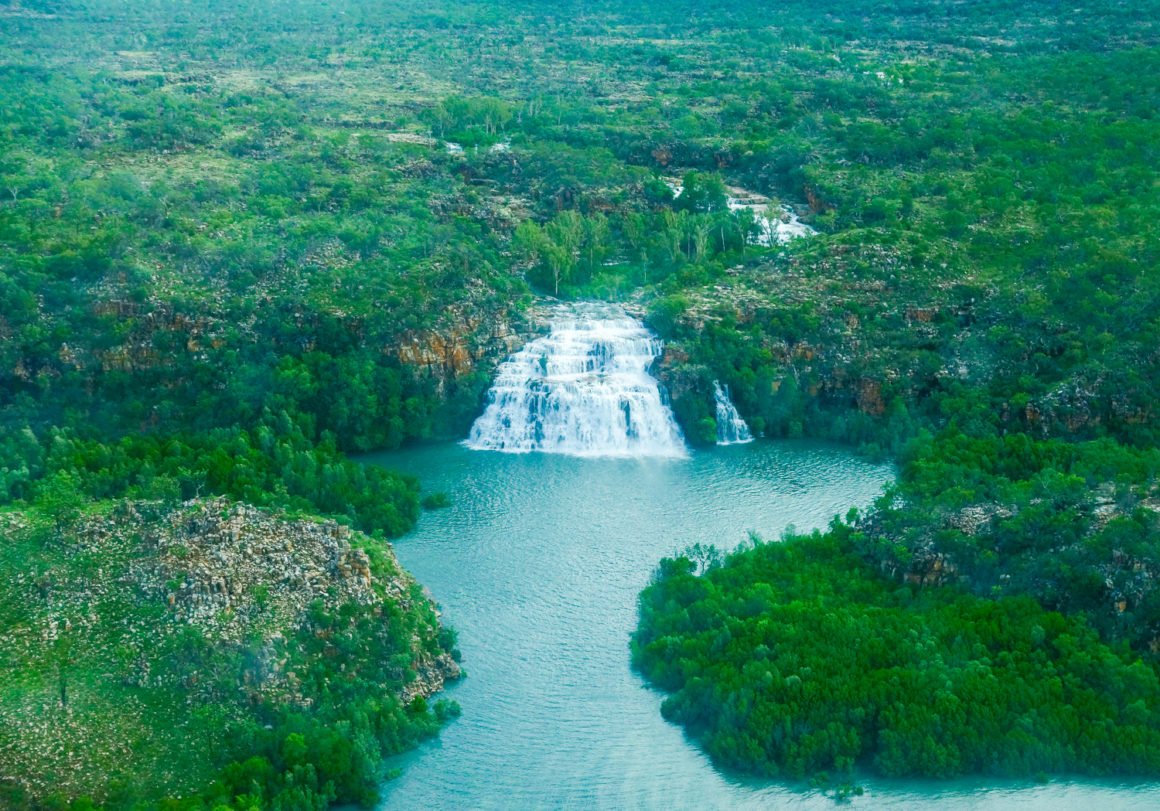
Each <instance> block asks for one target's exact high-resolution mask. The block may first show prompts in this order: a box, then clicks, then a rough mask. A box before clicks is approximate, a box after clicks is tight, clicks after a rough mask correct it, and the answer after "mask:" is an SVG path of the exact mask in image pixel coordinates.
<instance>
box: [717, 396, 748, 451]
mask: <svg viewBox="0 0 1160 811" xmlns="http://www.w3.org/2000/svg"><path fill="white" fill-rule="evenodd" d="M713 399H714V400H716V402H717V444H718V445H741V444H744V443H746V442H752V441H753V433H752V432H751V431H750V430H749V426H748V425H746V424H745V420H743V419H741V415H740V414H738V413H737V407H736V406H734V405H733V401H732V400H730V399H729V387H728V386H722V385H721V383H720V382H718V381H716V380H714V381H713Z"/></svg>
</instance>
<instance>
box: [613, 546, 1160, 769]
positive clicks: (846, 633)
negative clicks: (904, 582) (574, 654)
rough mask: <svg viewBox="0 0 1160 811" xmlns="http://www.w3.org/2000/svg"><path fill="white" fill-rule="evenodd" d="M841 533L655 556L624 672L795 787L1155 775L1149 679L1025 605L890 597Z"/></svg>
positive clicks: (1014, 600)
mask: <svg viewBox="0 0 1160 811" xmlns="http://www.w3.org/2000/svg"><path fill="white" fill-rule="evenodd" d="M854 534H855V532H854V530H852V529H850V528H849V527H846V526H842V525H835V526H834V527H832V528H831V531H830V532H829V533H828V534H826V535H824V536H823V535H820V534H815V535H814V536H812V537H793V538H787V539H786V540H784V541H783V542H782V543H776V544H760V545H758V546H756V547H755V548H752V549H748V550H744V551H741V552H738V553H735V554H734V555H731V556H730V557H729V558H728V559H727V560H726V561H725V562H724V563H723V564H721V565H719V566H715V567H712V568H709V569H708V570H707V571H705V572H704V573H703V574H701V575H700V576H697V575H696V573H695V569H694V564H693V562H692V561H691V560H690V559H689V558H687V557H681V558H677V559H675V560H665V561H663V562H662V563H661V565H660V567H659V569H658V570H657V575H656V578H655V579H654V582H653V583H652V585H650V586H649V587H648V588H647V589H646V590H645V591H644V592H643V594H642V595H641V624H640V627H639V629H638V630H637V632H636V633H635V635H634V637H633V643H632V648H633V662H634V664H635V666H636V667H638V668H639V669H641V671H642V672H643V673H644V674H645V675H646V676H647V677H648V679H649V680H650V681H651V682H653V683H654V684H656V685H657V686H658V687H661V688H662V689H664V690H666V691H668V692H670V693H671V695H670V696H669V697H668V698H666V699H665V702H664V705H663V707H662V712H663V713H664V715H665V717H666V718H669V719H671V720H673V721H676V722H678V723H681V724H682V725H684V726H685V727H686V729H687V730H688V731H689V733H690V734H691V735H693V736H694V737H695V738H697V739H698V740H700V741H701V742H702V743H703V744H704V746H705V748H706V750H707V751H708V752H709V754H710V755H711V756H712V757H713V758H714V760H715V761H716V762H718V763H720V764H721V765H722V766H725V767H729V768H734V769H744V770H747V771H754V772H757V773H760V774H764V775H784V776H789V777H794V778H801V777H804V776H807V775H810V774H813V773H816V772H819V771H834V772H839V773H848V772H849V771H851V770H852V769H854V768H863V769H868V770H871V771H874V772H876V773H879V774H882V775H886V776H892V777H903V776H922V777H951V776H955V775H962V774H975V773H981V774H991V775H1003V776H1028V775H1033V774H1035V773H1037V772H1040V771H1043V772H1053V773H1062V772H1066V773H1085V774H1111V773H1115V774H1141V775H1142V774H1149V775H1151V774H1156V773H1157V770H1158V769H1160V758H1158V756H1157V752H1158V751H1160V750H1158V748H1157V746H1158V744H1160V716H1158V715H1157V711H1156V708H1157V706H1160V704H1158V703H1157V702H1158V700H1160V678H1158V677H1157V674H1156V672H1155V671H1154V670H1153V669H1152V668H1151V667H1149V666H1147V665H1146V664H1144V663H1142V662H1139V661H1138V660H1136V659H1135V657H1134V656H1132V655H1130V654H1129V653H1128V652H1127V651H1126V650H1124V649H1122V648H1113V647H1109V646H1108V645H1106V644H1104V643H1102V642H1100V640H1099V639H1098V637H1097V635H1096V633H1095V632H1094V631H1093V630H1092V629H1091V628H1089V627H1088V626H1087V625H1086V623H1084V622H1083V620H1081V619H1077V618H1074V617H1067V616H1064V615H1061V614H1058V613H1054V612H1049V611H1045V610H1043V609H1042V608H1040V607H1039V606H1038V604H1036V603H1035V601H1033V600H1031V599H1030V598H1026V597H1005V598H1000V599H983V598H979V597H975V596H972V595H969V594H967V593H965V592H963V591H961V590H959V589H956V588H951V587H944V588H937V589H919V588H915V587H911V586H900V585H899V584H898V583H896V582H893V581H891V580H890V579H889V578H887V577H884V576H883V575H881V574H880V573H878V572H876V571H875V570H874V569H872V568H871V567H870V566H868V565H867V564H866V563H864V562H863V561H862V560H861V558H860V557H859V556H858V555H857V554H856V553H855V551H854V550H855V541H854V539H853V537H852V536H853V535H854Z"/></svg>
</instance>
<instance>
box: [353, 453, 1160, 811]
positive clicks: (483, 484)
mask: <svg viewBox="0 0 1160 811" xmlns="http://www.w3.org/2000/svg"><path fill="white" fill-rule="evenodd" d="M368 461H371V462H375V463H381V464H384V465H388V466H390V467H394V468H397V469H400V470H404V471H407V472H410V473H413V474H415V475H417V476H419V477H420V479H421V480H422V482H423V485H424V488H425V490H426V491H428V492H434V491H439V490H443V491H446V492H447V493H448V494H450V496H451V497H452V500H453V506H451V507H450V508H448V509H445V510H439V511H436V512H430V513H425V514H424V516H423V518H422V519H421V521H420V523H419V526H418V527H417V529H416V530H415V531H414V532H413V533H411V534H410V535H408V536H406V537H404V538H401V539H400V540H398V541H397V542H396V544H395V549H396V552H397V553H398V556H399V558H400V560H401V561H402V562H403V564H404V565H405V566H406V567H407V568H408V569H409V570H410V571H411V572H412V573H413V574H414V575H415V576H416V577H417V578H418V579H419V581H420V582H422V583H423V584H424V585H426V586H427V587H428V588H429V589H430V590H431V592H432V594H433V595H434V596H435V598H436V600H438V602H439V603H440V605H441V606H442V607H443V611H444V618H445V620H446V621H447V622H448V623H450V624H451V625H452V626H454V627H455V629H456V630H457V631H458V632H459V647H460V648H461V650H462V652H463V666H464V668H465V669H466V671H467V673H468V677H467V678H466V679H464V680H463V681H462V682H461V683H460V684H458V685H456V686H454V687H452V688H451V689H450V690H448V692H447V695H448V696H449V697H450V698H454V699H456V700H457V701H458V702H459V703H460V704H461V705H462V707H463V717H462V718H460V719H459V720H457V721H454V722H453V723H451V724H450V725H449V726H448V727H447V728H446V729H445V730H444V731H443V733H442V735H441V736H440V738H439V739H438V740H437V741H435V742H433V743H431V744H429V745H427V746H424V747H423V748H421V749H419V750H417V751H415V752H413V753H410V754H408V755H406V756H403V757H401V758H398V759H396V760H395V761H394V762H392V763H391V764H390V765H391V766H392V767H394V768H398V769H400V770H401V775H400V777H399V778H398V779H397V780H394V781H391V782H390V783H388V784H387V785H386V786H385V787H384V792H383V794H384V807H385V808H399V809H459V808H463V809H477V808H479V809H487V808H504V809H507V808H511V809H536V808H568V809H572V808H575V809H589V808H596V809H636V808H642V809H652V808H659V809H717V808H720V809H732V808H826V809H830V808H834V807H835V806H834V803H833V801H832V800H830V799H829V798H827V797H826V796H824V795H823V794H820V793H818V792H811V791H809V790H807V789H805V788H803V787H800V786H786V785H784V784H777V783H770V782H768V781H753V780H748V779H745V778H740V777H736V776H731V775H725V774H722V773H721V772H719V771H717V770H716V769H714V768H713V766H712V765H711V764H710V763H709V761H708V759H707V758H706V757H705V756H704V755H703V754H702V753H701V752H700V750H699V749H697V747H696V746H695V745H694V744H692V743H691V742H690V741H689V740H687V739H686V738H685V737H684V735H683V734H682V732H681V730H680V729H679V728H678V727H675V726H673V725H671V724H668V723H666V722H665V721H664V720H663V719H662V718H661V715H660V709H659V708H660V703H661V699H662V695H661V694H659V693H657V692H655V691H653V690H651V689H649V688H648V687H646V686H645V685H644V683H643V682H642V680H641V679H640V677H639V676H637V675H636V674H635V673H633V672H632V670H631V669H630V668H629V652H628V637H629V634H630V633H631V631H632V630H633V628H634V626H635V624H636V597H637V594H638V593H639V592H640V590H641V589H642V588H643V587H644V586H645V585H646V584H647V583H648V579H649V576H650V574H651V572H652V571H653V569H654V567H655V566H656V564H657V562H658V561H659V559H660V558H661V557H663V556H665V555H668V554H671V553H673V552H674V551H676V550H679V549H681V548H683V547H685V546H687V545H689V544H691V543H694V542H698V541H700V542H711V543H715V544H717V545H718V546H719V547H722V548H732V547H734V546H736V544H737V543H739V542H741V541H743V540H744V539H745V538H746V537H747V536H748V533H749V532H751V531H753V532H757V533H759V534H760V535H762V536H764V537H766V538H776V537H778V536H779V534H780V533H781V532H782V531H783V530H784V529H785V528H786V527H788V526H790V525H793V526H795V527H796V528H797V529H799V530H806V529H812V528H815V527H822V526H824V525H825V524H827V523H828V522H829V520H830V518H831V517H832V516H833V515H835V514H843V515H844V514H845V512H846V511H847V510H848V509H849V508H850V507H851V506H865V505H867V504H869V503H870V502H871V501H872V500H873V498H874V497H875V496H876V495H877V494H878V493H879V492H880V491H881V489H882V487H883V486H884V485H885V484H886V483H887V482H888V481H889V480H890V478H891V476H892V475H893V471H892V469H891V468H890V467H888V466H882V465H873V464H870V463H868V462H866V461H864V460H861V459H858V458H856V457H854V456H853V455H851V454H850V453H849V452H848V451H847V450H844V449H841V448H837V447H834V446H827V445H819V444H812V443H788V442H764V441H762V442H756V443H753V444H750V445H740V446H734V447H728V448H717V449H713V450H708V451H696V452H693V454H692V456H691V457H690V458H688V459H681V460H639V461H638V460H624V459H620V460H617V459H608V460H602V459H579V458H573V457H567V456H553V455H544V454H527V455H509V454H501V453H494V452H481V451H470V450H467V449H465V448H463V447H460V446H458V445H438V446H432V447H426V448H421V449H417V450H411V451H406V452H399V453H390V454H381V455H377V456H374V457H370V459H369V460H368ZM865 785H866V786H867V789H868V794H867V795H866V796H864V797H862V798H858V799H857V800H855V802H854V803H853V804H852V806H853V807H862V808H884V807H888V808H921V807H926V806H929V805H930V804H932V803H935V802H937V805H938V807H939V808H954V809H968V808H970V809H974V808H984V809H986V808H1010V807H1015V806H1018V807H1019V808H1021V809H1057V808H1065V807H1066V808H1078V807H1085V808H1087V807H1097V806H1098V808H1099V809H1100V811H1111V809H1121V808H1122V809H1135V808H1139V809H1145V808H1149V809H1151V808H1160V789H1157V787H1155V786H1132V785H1126V784H1117V783H1093V782H1053V783H1050V784H1048V785H1045V786H1037V785H1034V784H1025V783H1018V784H1005V785H1002V786H996V785H995V784H993V783H983V782H968V781H960V782H955V783H951V784H931V783H919V782H913V781H911V782H902V781H898V782H886V781H867V782H865Z"/></svg>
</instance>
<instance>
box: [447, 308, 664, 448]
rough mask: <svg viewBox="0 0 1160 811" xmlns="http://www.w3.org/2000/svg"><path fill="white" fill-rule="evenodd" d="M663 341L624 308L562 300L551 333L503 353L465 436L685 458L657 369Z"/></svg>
mask: <svg viewBox="0 0 1160 811" xmlns="http://www.w3.org/2000/svg"><path fill="white" fill-rule="evenodd" d="M662 347H663V344H662V342H661V340H660V339H659V338H657V337H656V336H655V335H653V334H652V333H651V332H649V331H648V329H646V328H645V326H644V325H643V324H641V323H640V322H639V321H637V320H636V319H634V318H631V317H629V316H628V315H627V314H626V313H625V312H624V311H623V310H621V309H619V308H617V307H611V306H602V305H573V306H562V307H560V308H559V309H558V311H557V312H556V313H555V315H554V317H553V318H552V321H551V330H550V332H549V333H548V334H547V335H545V336H543V337H542V338H537V339H536V340H534V341H532V342H530V343H529V344H528V345H527V346H525V347H524V348H523V349H521V350H520V351H519V352H517V353H515V354H514V355H512V356H511V357H510V358H508V360H506V361H504V363H502V364H501V365H500V367H499V370H498V372H497V374H496V379H495V382H494V383H493V384H492V387H491V392H490V393H489V402H488V405H487V408H486V410H485V411H484V412H483V415H482V416H480V417H479V419H477V420H476V421H475V424H474V425H473V426H472V427H471V434H470V437H469V438H468V440H467V442H466V443H465V444H466V445H467V447H469V448H473V449H475V450H490V451H504V452H506V453H529V452H531V451H542V452H544V453H564V454H570V455H573V456H624V457H628V456H669V457H678V456H685V455H686V450H685V442H684V439H683V437H682V436H681V429H680V428H679V427H678V426H677V423H676V420H675V419H674V418H673V413H672V411H671V410H670V409H669V406H668V403H667V402H666V401H665V398H664V397H663V395H662V394H661V389H660V386H659V384H658V383H657V381H656V379H655V378H654V377H653V376H652V375H650V374H649V367H650V366H651V365H652V363H653V361H655V360H656V359H657V358H658V357H659V356H660V354H661V349H662Z"/></svg>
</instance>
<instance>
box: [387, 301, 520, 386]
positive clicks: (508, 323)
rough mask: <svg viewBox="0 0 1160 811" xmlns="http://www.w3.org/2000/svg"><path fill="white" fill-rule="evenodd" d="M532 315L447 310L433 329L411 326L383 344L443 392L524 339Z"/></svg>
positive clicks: (493, 362)
mask: <svg viewBox="0 0 1160 811" xmlns="http://www.w3.org/2000/svg"><path fill="white" fill-rule="evenodd" d="M534 321H535V315H534V314H531V315H527V314H520V313H516V312H510V313H481V312H472V313H467V312H463V313H458V312H455V313H448V315H447V318H446V319H445V323H444V324H443V325H442V326H440V327H438V328H435V329H430V330H422V331H411V332H407V333H405V334H404V335H402V336H401V337H400V339H399V341H398V343H397V344H395V345H392V346H385V347H383V351H384V352H386V353H388V354H393V355H394V356H395V357H397V358H398V359H399V362H400V363H402V364H403V365H404V366H406V367H410V368H411V369H413V370H414V372H415V373H416V374H420V375H426V376H428V377H430V378H432V379H434V380H435V384H436V392H437V393H439V394H440V395H441V396H446V395H447V394H448V393H449V391H450V390H451V386H452V384H453V383H454V382H455V381H456V380H457V379H459V378H461V377H464V376H466V375H468V374H471V373H472V372H474V371H476V370H477V369H479V370H481V371H483V372H486V373H489V374H490V372H491V371H492V369H494V367H495V366H496V365H497V364H498V363H499V362H500V361H502V360H503V359H504V358H506V357H507V356H508V355H510V354H512V353H513V352H515V351H516V350H517V349H519V348H520V347H521V346H523V345H524V344H525V343H527V342H528V341H529V340H530V339H531V337H532V336H533V335H534V334H535V332H536V326H535V324H534Z"/></svg>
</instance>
